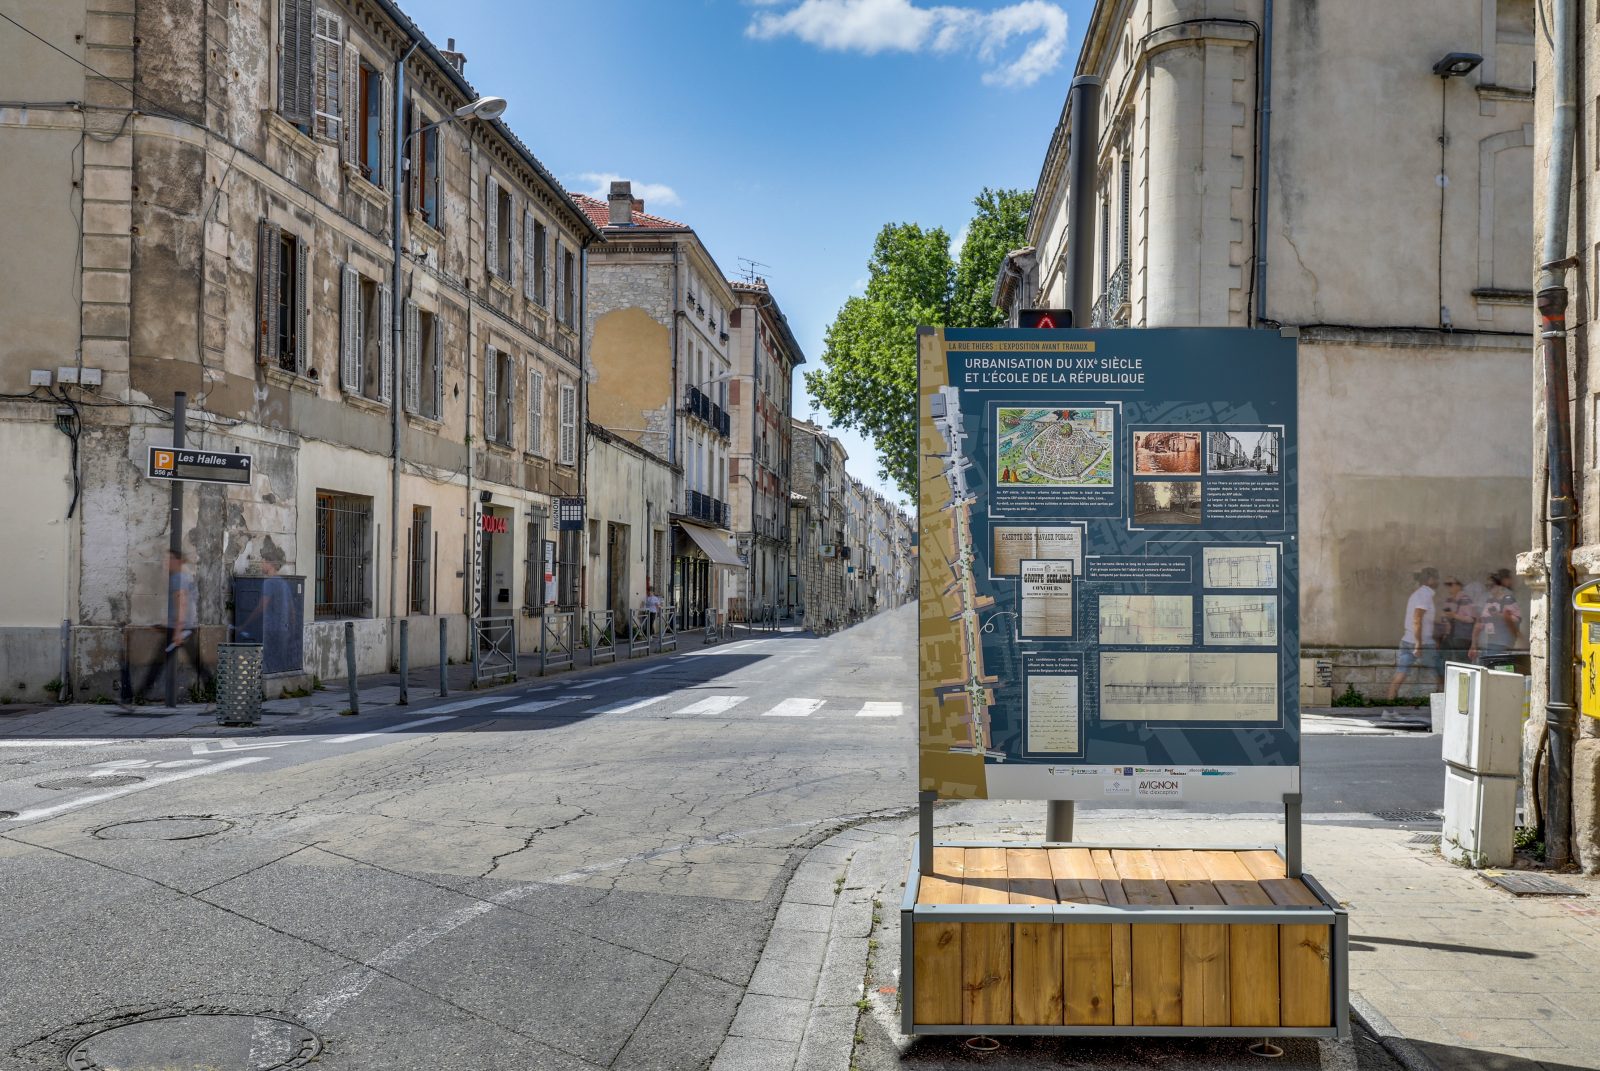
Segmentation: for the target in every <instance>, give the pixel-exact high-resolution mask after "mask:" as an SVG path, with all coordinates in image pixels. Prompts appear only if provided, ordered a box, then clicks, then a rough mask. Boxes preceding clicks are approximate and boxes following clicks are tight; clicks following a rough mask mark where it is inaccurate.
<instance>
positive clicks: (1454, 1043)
mask: <svg viewBox="0 0 1600 1071" xmlns="http://www.w3.org/2000/svg"><path fill="white" fill-rule="evenodd" d="M1043 811H1044V804H1042V803H1016V802H1004V803H1001V802H974V803H961V804H948V805H944V806H941V807H940V808H939V810H938V812H937V818H936V821H937V826H936V829H937V836H938V838H939V839H940V840H968V841H970V840H985V839H992V838H993V839H1007V840H1012V839H1014V840H1018V841H1028V840H1037V839H1038V837H1039V836H1040V835H1041V834H1042V830H1043V824H1044V815H1043ZM1078 826H1079V828H1078V833H1079V836H1080V837H1081V838H1082V839H1083V840H1084V841H1087V842H1118V841H1120V842H1131V843H1138V842H1142V843H1156V842H1157V841H1161V842H1166V843H1193V844H1195V845H1197V846H1203V845H1204V844H1206V843H1230V842H1231V843H1260V844H1263V845H1268V844H1273V843H1277V842H1279V841H1280V840H1281V837H1282V823H1281V819H1280V818H1278V817H1277V816H1276V815H1268V814H1259V815H1248V816H1242V817H1233V816H1217V817H1210V816H1203V815H1179V814H1175V813H1171V812H1164V813H1161V814H1160V815H1159V816H1157V815H1154V814H1151V813H1150V812H1144V813H1136V812H1130V811H1085V812H1083V813H1082V814H1080V816H1079V823H1078ZM915 836H916V818H915V815H914V814H911V815H906V816H903V817H894V818H888V819H881V820H873V821H868V822H865V823H861V824H858V825H856V826H854V827H852V828H850V829H846V830H844V831H843V832H840V833H838V834H837V835H835V836H833V837H832V838H830V839H828V840H827V841H825V842H823V843H822V844H820V845H819V846H817V847H816V848H813V849H811V850H810V851H809V852H808V853H807V856H806V858H805V859H804V860H803V861H802V862H801V864H800V866H799V867H798V868H797V870H796V871H795V875H794V878H793V880H792V881H791V883H790V885H789V888H788V890H787V892H786V894H785V896H784V900H783V903H782V905H781V906H780V907H779V909H778V914H777V917H776V920H775V921H774V924H773V928H772V934H771V937H770V939H769V941H768V943H767V947H766V950H765V952H764V953H763V955H762V958H761V961H760V963H759V964H758V966H757V968H756V971H755V974H754V977H753V978H752V979H751V982H750V986H749V990H748V993H747V995H746V996H745V998H744V1002H743V1003H742V1004H741V1005H740V1008H739V1012H738V1014H737V1016H736V1017H735V1019H734V1021H733V1026H732V1028H731V1030H730V1034H729V1037H728V1039H727V1041H726V1042H725V1043H724V1045H723V1047H722V1049H721V1051H720V1052H719V1053H718V1056H717V1059H716V1061H715V1062H714V1063H713V1065H712V1069H713V1071H844V1069H845V1068H859V1069H860V1071H878V1069H887V1068H902V1069H904V1068H912V1067H914V1068H928V1069H934V1068H953V1067H968V1066H972V1065H974V1064H978V1063H981V1064H982V1065H983V1066H985V1067H987V1068H994V1069H999V1068H1017V1069H1023V1068H1046V1067H1051V1068H1060V1067H1063V1066H1066V1067H1073V1068H1100V1067H1106V1068H1110V1067H1146V1066H1160V1067H1163V1068H1168V1069H1171V1071H1179V1069H1187V1068H1202V1067H1203V1068H1209V1069H1218V1068H1233V1067H1238V1068H1259V1067H1262V1066H1264V1062H1263V1061H1262V1060H1261V1059H1260V1058H1258V1057H1255V1056H1251V1055H1249V1054H1248V1053H1247V1052H1245V1051H1244V1046H1243V1045H1240V1044H1238V1043H1237V1042H1235V1041H1229V1042H1226V1043H1224V1042H1210V1041H1160V1042H1156V1041H1148V1042H1147V1041H1140V1042H1138V1043H1135V1044H1133V1045H1130V1044H1129V1043H1128V1042H1127V1041H1126V1039H1120V1040H1116V1039H1114V1040H1113V1041H1110V1042H1100V1041H1098V1040H1091V1039H1066V1040H1056V1039H1033V1038H1028V1039H1024V1038H1001V1039H999V1040H1000V1046H1001V1047H1000V1049H999V1050H997V1051H996V1052H993V1053H990V1054H988V1055H986V1056H980V1055H979V1054H977V1053H974V1052H971V1051H968V1050H966V1049H965V1048H964V1047H963V1045H962V1040H963V1039H960V1038H924V1039H919V1040H917V1041H915V1042H913V1041H912V1040H911V1039H909V1038H906V1037H905V1036H903V1035H901V1034H900V1033H899V1023H900V1016H899V1006H898V1003H897V1001H898V991H899V967H900V936H899V905H900V899H901V895H902V893H903V882H904V880H905V877H906V871H907V868H908V866H909V864H910V857H911V848H912V844H913V842H914V839H915ZM1416 840H1418V834H1417V831H1416V830H1410V829H1396V828H1394V827H1393V826H1391V825H1387V824H1384V825H1381V826H1378V825H1372V826H1368V825H1356V824H1333V823H1330V822H1319V821H1317V820H1316V819H1315V818H1312V819H1308V820H1307V822H1306V826H1305V851H1306V869H1307V871H1308V872H1310V873H1312V874H1314V875H1315V876H1316V877H1317V878H1318V879H1319V880H1320V881H1321V882H1322V883H1323V884H1324V885H1325V886H1326V887H1327V888H1328V889H1329V890H1330V891H1331V892H1332V893H1333V895H1334V896H1336V897H1338V898H1339V899H1340V901H1341V902H1342V903H1344V904H1345V905H1346V906H1347V907H1348V908H1349V910H1350V931H1351V941H1350V967H1351V993H1352V1001H1351V1003H1352V1006H1353V1008H1354V1009H1355V1012H1356V1015H1355V1017H1354V1019H1355V1024H1356V1035H1357V1036H1356V1038H1355V1039H1354V1041H1353V1042H1345V1043H1330V1042H1321V1043H1317V1042H1308V1041H1297V1042H1292V1041H1284V1042H1282V1044H1283V1047H1284V1048H1285V1050H1286V1052H1285V1056H1284V1058H1283V1059H1282V1060H1278V1061H1275V1062H1274V1065H1273V1066H1275V1067H1277V1068H1307V1069H1328V1071H1332V1069H1335V1068H1338V1069H1350V1068H1356V1067H1359V1068H1362V1069H1365V1068H1369V1067H1372V1068H1402V1067H1403V1068H1405V1071H1434V1069H1437V1071H1575V1069H1600V879H1594V878H1584V877H1581V876H1577V875H1561V877H1560V879H1559V880H1561V881H1562V882H1563V883H1564V884H1567V885H1571V886H1573V887H1575V888H1578V889H1581V890H1584V891H1587V892H1588V893H1589V894H1590V896H1589V897H1588V898H1574V897H1566V898H1542V897H1541V898H1523V899H1519V898H1517V897H1514V896H1512V895H1510V894H1509V893H1505V892H1502V891H1500V890H1498V889H1496V888H1494V887H1492V886H1490V885H1489V884H1488V883H1487V882H1486V881H1485V880H1484V879H1483V877H1482V876H1481V875H1480V874H1479V873H1477V872H1474V871H1471V870H1465V869H1462V868H1459V867H1456V866H1453V865H1452V864H1450V863H1447V862H1445V860H1444V859H1443V858H1442V857H1441V856H1440V855H1439V853H1438V849H1437V847H1436V846H1435V845H1433V844H1423V843H1415V841H1416ZM974 1032H975V1033H976V1032H977V1031H976V1030H975V1031H974ZM1379 1044H1381V1045H1382V1048H1381V1049H1380V1048H1379Z"/></svg>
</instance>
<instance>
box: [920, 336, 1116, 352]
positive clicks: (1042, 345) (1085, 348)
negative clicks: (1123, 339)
mask: <svg viewBox="0 0 1600 1071" xmlns="http://www.w3.org/2000/svg"><path fill="white" fill-rule="evenodd" d="M945 349H947V350H948V351H950V352H951V353H1093V352H1094V343H1093V342H1013V341H1011V340H1010V339H1007V340H1006V341H1004V342H946V343H945Z"/></svg>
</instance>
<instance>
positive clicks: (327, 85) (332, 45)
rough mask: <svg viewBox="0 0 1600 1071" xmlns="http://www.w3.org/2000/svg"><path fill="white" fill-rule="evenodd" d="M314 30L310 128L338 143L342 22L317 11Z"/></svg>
mask: <svg viewBox="0 0 1600 1071" xmlns="http://www.w3.org/2000/svg"><path fill="white" fill-rule="evenodd" d="M316 28H317V35H316V38H315V40H314V41H313V43H312V47H313V52H314V55H313V60H314V65H313V68H312V70H313V75H312V79H313V89H314V91H315V101H314V105H315V107H316V117H315V121H314V122H313V123H312V128H311V129H312V132H313V133H315V134H316V135H317V136H318V137H323V138H328V139H329V140H331V141H334V142H338V141H340V137H339V122H340V119H341V118H342V116H343V112H342V111H341V109H340V107H339V97H340V90H341V88H342V86H343V85H344V78H343V76H342V73H341V71H340V60H342V59H343V57H344V20H343V19H341V18H340V17H339V16H338V15H335V14H332V13H331V12H327V11H318V12H317V13H316Z"/></svg>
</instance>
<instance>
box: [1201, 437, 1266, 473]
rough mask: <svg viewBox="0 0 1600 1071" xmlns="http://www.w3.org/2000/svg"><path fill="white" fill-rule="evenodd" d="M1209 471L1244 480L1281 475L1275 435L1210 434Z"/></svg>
mask: <svg viewBox="0 0 1600 1071" xmlns="http://www.w3.org/2000/svg"><path fill="white" fill-rule="evenodd" d="M1206 471H1207V472H1228V473H1237V474H1239V475H1241V476H1252V475H1256V476H1276V475H1277V474H1278V433H1277V432H1275V431H1234V432H1227V431H1213V432H1208V433H1207V434H1206Z"/></svg>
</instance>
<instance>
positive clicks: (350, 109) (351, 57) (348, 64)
mask: <svg viewBox="0 0 1600 1071" xmlns="http://www.w3.org/2000/svg"><path fill="white" fill-rule="evenodd" d="M341 103H342V104H343V105H344V108H343V111H344V137H343V138H342V139H340V145H341V148H342V151H343V153H344V158H345V162H346V163H350V164H354V163H357V162H358V161H360V159H361V53H360V52H358V51H356V47H355V46H354V45H346V46H345V50H344V99H343V101H342V102H341Z"/></svg>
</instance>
